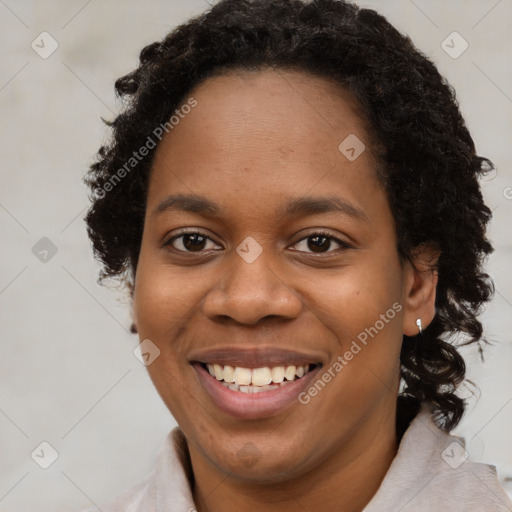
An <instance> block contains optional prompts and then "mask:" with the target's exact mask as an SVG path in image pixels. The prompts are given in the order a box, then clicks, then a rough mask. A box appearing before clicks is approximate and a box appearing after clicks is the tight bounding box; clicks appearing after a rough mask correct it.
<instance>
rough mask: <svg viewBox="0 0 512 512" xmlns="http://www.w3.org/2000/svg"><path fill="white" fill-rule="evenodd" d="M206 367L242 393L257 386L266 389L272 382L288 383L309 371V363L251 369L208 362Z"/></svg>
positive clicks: (230, 387) (219, 378) (223, 381)
mask: <svg viewBox="0 0 512 512" xmlns="http://www.w3.org/2000/svg"><path fill="white" fill-rule="evenodd" d="M206 367H207V368H208V372H209V373H210V375H211V376H212V377H215V378H216V379H217V380H218V381H221V382H222V383H223V384H226V387H229V389H234V390H236V391H239V390H240V391H242V393H253V392H254V391H253V390H254V389H257V388H258V390H264V388H268V387H269V385H271V384H280V385H283V384H288V383H289V382H291V381H294V380H296V379H297V378H298V379H300V378H301V377H303V376H304V375H306V374H307V373H308V372H309V365H303V366H295V365H290V366H275V367H273V368H270V367H268V366H264V367H262V368H252V369H251V368H243V367H240V366H236V367H233V366H229V365H226V366H223V365H221V364H217V363H214V364H210V363H208V364H207V365H206ZM228 384H229V386H228ZM277 387H279V386H274V387H273V388H272V389H275V388H277ZM242 388H243V390H242Z"/></svg>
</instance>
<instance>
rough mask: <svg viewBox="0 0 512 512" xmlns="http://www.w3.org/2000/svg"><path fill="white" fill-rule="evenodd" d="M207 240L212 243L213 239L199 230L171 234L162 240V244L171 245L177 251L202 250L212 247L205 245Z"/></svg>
mask: <svg viewBox="0 0 512 512" xmlns="http://www.w3.org/2000/svg"><path fill="white" fill-rule="evenodd" d="M208 241H210V242H212V243H213V240H212V239H211V238H209V237H208V236H206V235H205V234H204V233H201V232H199V231H190V232H187V233H181V234H179V235H176V236H173V237H172V238H170V239H169V240H167V241H166V242H164V244H163V246H164V247H172V248H173V249H176V250H177V251H179V252H202V251H207V250H209V249H212V247H210V248H208V247H206V246H207V244H208ZM214 245H216V244H214Z"/></svg>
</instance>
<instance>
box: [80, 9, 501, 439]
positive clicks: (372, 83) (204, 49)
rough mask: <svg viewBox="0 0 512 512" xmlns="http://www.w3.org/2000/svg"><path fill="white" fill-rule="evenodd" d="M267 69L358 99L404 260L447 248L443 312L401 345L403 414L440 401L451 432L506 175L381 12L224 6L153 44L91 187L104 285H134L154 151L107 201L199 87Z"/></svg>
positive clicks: (435, 75)
mask: <svg viewBox="0 0 512 512" xmlns="http://www.w3.org/2000/svg"><path fill="white" fill-rule="evenodd" d="M268 66H270V67H273V68H277V69H294V70H298V71H302V72H306V73H313V74H314V75H317V76H320V77H324V78H327V79H330V80H334V81H335V82H336V83H338V84H339V85H340V86H342V87H345V88H346V89H348V90H350V91H351V92H352V94H353V95H354V96H355V97H356V98H357V100H358V101H359V103H360V105H361V107H362V112H363V115H364V116H365V118H366V121H367V122H368V124H369V126H370V132H371V135H372V137H373V139H374V141H375V146H374V147H375V148H376V147H377V146H378V147H380V148H383V150H382V151H380V154H379V162H380V166H381V168H380V170H379V173H380V178H381V179H382V181H383V182H384V183H385V186H386V190H387V194H388V199H389V204H390V206H391V210H392V213H393V216H394V218H395V221H396V229H397V237H398V247H397V250H398V253H399V255H400V257H401V259H402V260H405V259H409V260H410V261H413V255H414V249H415V248H417V247H418V246H420V245H421V244H425V243H427V244H433V245H434V246H435V247H437V248H438V249H439V250H440V253H441V255H440V258H439V260H438V263H437V265H436V269H437V271H438V276H439V280H438V285H437V296H436V316H435V318H434V320H433V321H432V323H431V324H430V325H429V326H428V327H427V328H426V329H425V330H424V332H423V335H422V336H416V337H414V338H409V337H407V336H404V339H403V344H402V350H401V356H400V357H401V378H402V384H403V388H402V390H401V392H400V393H399V402H398V405H399V407H398V411H399V418H400V417H407V416H409V417H410V416H411V415H412V414H414V413H415V411H417V410H418V408H419V406H420V405H421V403H422V402H428V403H430V404H431V405H432V406H433V411H434V413H435V416H436V420H437V421H438V424H439V425H440V427H441V428H444V429H445V430H451V429H452V428H454V427H455V426H456V425H457V424H458V422H459V421H460V419H461V417H462V415H463V413H464V408H465V402H464V400H463V399H462V398H460V397H459V396H457V395H456V389H457V387H458V386H459V384H460V383H461V382H462V381H463V380H464V376H465V364H464V360H463V358H462V357H461V355H460V354H459V352H458V351H457V348H456V346H457V345H462V344H463V345H465V344H469V343H478V344H479V348H481V347H480V343H481V341H485V340H483V339H482V325H481V323H480V322H479V320H478V319H477V315H478V314H479V313H480V312H481V307H482V305H483V304H484V303H485V302H486V301H489V300H490V299H491V297H492V294H493V292H494V288H493V283H492V281H491V279H490V278H489V276H488V275H487V274H486V273H484V272H483V270H482V265H483V262H484V260H485V257H486V256H487V255H488V254H490V253H491V252H492V250H493V249H492V246H491V244H490V243H489V241H488V239H487V238H486V235H485V229H486V225H487V223H488V222H489V220H490V218H491V211H490V210H489V208H488V207H487V206H486V205H485V204H484V202H483V200H482V194H481V191H480V187H479V183H478V178H479V177H480V176H481V175H483V174H484V173H485V172H487V171H489V170H491V169H494V165H493V164H492V162H491V161H490V160H488V159H486V158H483V157H480V156H478V155H477V154H476V152H475V145H474V142H473V140H472V138H471V136H470V134H469V132H468V129H467V128H466V125H465V122H464V119H463V118H462V116H461V113H460V111H459V108H458V102H457V99H456V96H455V92H454V90H453V88H452V87H451V86H450V85H449V84H448V83H447V81H446V79H444V78H443V77H442V76H441V75H440V74H439V72H438V70H437V69H436V67H435V65H434V64H433V63H432V62H431V61H430V60H429V59H428V58H427V57H426V56H425V55H423V54H422V53H421V52H420V51H418V50H417V49H416V48H415V46H414V45H413V43H412V42H411V40H410V39H409V37H407V36H404V35H402V34H400V33H399V32H398V31H397V30H396V29H395V28H394V27H393V26H391V25H390V24H389V22H388V21H387V20H386V19H385V18H384V17H383V16H381V15H379V14H377V13H376V12H375V11H373V10H370V9H363V8H359V7H357V6H355V5H353V4H351V3H348V2H345V1H343V0H313V1H311V2H308V3H305V2H303V1H300V0H260V1H248V0H222V1H220V2H219V3H217V4H216V5H215V6H214V7H212V8H211V9H210V10H209V11H208V12H205V13H204V14H202V15H200V16H197V17H195V18H192V19H191V20H189V21H188V22H187V23H184V24H182V25H180V26H178V27H177V28H175V29H174V30H173V31H172V32H171V33H169V34H168V35H167V36H166V37H165V38H164V39H163V40H162V41H160V42H155V43H153V44H150V45H148V46H146V47H145V48H144V49H143V50H142V52H141V53H140V64H139V66H138V68H137V69H135V70H134V71H132V72H131V73H129V74H127V75H126V76H123V77H122V78H119V79H118V80H117V81H116V83H115V87H116V91H117V93H118V95H119V96H120V97H122V98H123V99H124V100H125V101H124V108H123V110H122V112H121V113H120V114H119V115H118V116H117V117H116V118H115V119H114V120H113V121H112V122H108V123H107V124H108V125H109V126H110V127H111V128H112V136H111V138H110V141H109V142H108V143H107V144H105V145H104V146H102V147H101V148H100V150H99V152H98V157H97V160H96V161H95V163H94V164H93V165H92V166H91V168H90V169H89V172H88V174H87V176H86V177H85V182H86V183H87V184H88V185H89V187H90V188H91V200H92V206H91V207H90V209H89V211H88V214H87V216H86V223H87V229H88V234H89V237H90V239H91V241H92V244H93V248H94V252H95V255H96V257H97V258H98V259H99V260H100V261H101V263H102V272H101V275H100V281H103V280H104V279H105V278H107V277H109V278H112V277H116V278H119V279H121V280H122V281H124V282H125V283H127V284H128V285H129V286H133V277H134V275H135V269H136V266H137V261H138V257H139V251H140V244H141V238H142V230H143V222H144V213H145V204H146V195H147V186H148V179H149V174H150V169H151V161H152V155H153V154H154V149H153V150H152V151H151V152H150V154H149V155H148V157H147V158H145V159H144V160H142V161H141V162H139V163H138V164H137V166H136V167H135V168H134V170H132V171H131V172H130V173H129V174H128V175H127V176H126V177H124V178H123V179H122V180H121V181H120V182H119V183H118V184H116V186H115V187H113V188H112V190H110V191H109V192H108V193H107V194H104V193H99V191H103V190H105V188H104V187H105V185H106V184H107V182H109V180H111V179H112V176H114V175H115V173H116V171H118V169H120V168H121V167H122V166H123V165H124V164H125V163H126V162H127V161H128V160H129V159H130V158H131V157H132V156H133V151H134V150H136V149H137V148H140V147H141V146H143V145H144V143H145V142H146V140H147V138H148V136H150V135H151V133H152V132H153V130H154V129H155V127H156V126H157V125H159V124H164V123H165V122H166V121H168V119H169V118H170V116H171V115H172V114H173V112H174V111H175V110H176V109H177V107H178V106H179V105H180V103H181V102H182V101H183V100H184V98H185V97H186V95H187V93H188V92H190V90H191V89H192V88H193V87H194V86H195V85H198V84H199V83H200V82H201V81H203V80H204V79H206V78H208V77H211V76H214V75H218V74H222V72H224V71H226V70H235V69H252V70H257V69H260V68H263V67H268ZM461 338H462V339H461ZM456 341H457V342H456Z"/></svg>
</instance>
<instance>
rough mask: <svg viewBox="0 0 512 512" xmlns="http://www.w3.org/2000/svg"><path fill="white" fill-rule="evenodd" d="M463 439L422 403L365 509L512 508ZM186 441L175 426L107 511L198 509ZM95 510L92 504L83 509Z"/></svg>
mask: <svg viewBox="0 0 512 512" xmlns="http://www.w3.org/2000/svg"><path fill="white" fill-rule="evenodd" d="M464 446H465V445H464V440H463V439H461V438H458V437H454V436H451V435H449V434H448V433H446V432H444V431H443V430H441V429H440V428H438V427H437V425H436V424H435V423H434V422H433V420H432V416H431V413H430V412H429V410H428V409H427V408H426V407H423V408H422V409H421V411H420V412H419V413H418V415H417V416H416V417H415V418H414V420H413V421H412V422H411V424H410V425H409V427H408V429H407V430H406V432H405V434H404V435H403V437H402V439H401V441H400V445H399V447H398V452H397V454H396V456H395V458H394V459H393V462H392V463H391V466H390V467H389V469H388V471H387V473H386V475H385V477H384V479H383V481H382V482H381V485H380V487H379V489H378V490H377V492H376V494H375V495H374V496H373V498H372V499H371V501H370V502H369V503H368V504H367V505H366V507H365V508H364V509H363V511H362V512H398V511H400V512H427V511H428V512H430V511H435V512H456V511H457V512H458V511H460V512H512V502H511V501H510V499H509V498H508V496H507V494H506V493H505V491H504V490H503V488H502V487H501V485H500V483H499V481H498V478H497V475H496V468H495V467H494V466H491V465H487V464H480V463H475V462H470V461H469V460H468V459H467V452H466V450H465V448H464ZM191 482H192V467H191V464H190V457H189V452H188V447H187V441H186V438H185V436H184V434H183V432H182V431H181V430H180V428H179V427H176V428H174V429H173V430H172V431H171V432H170V433H169V435H168V436H167V439H166V441H165V443H164V446H163V447H162V449H161V451H160V453H159V455H158V458H157V461H156V465H155V468H154V470H153V471H152V473H151V474H150V475H149V476H148V477H147V478H146V479H145V480H144V481H143V482H141V483H140V484H138V485H137V486H135V487H132V488H131V489H130V490H128V491H126V492H124V493H123V494H121V495H120V496H118V497H117V498H115V499H113V500H110V501H108V502H107V503H105V504H102V505H100V506H101V510H102V511H103V512H194V511H195V510H196V509H195V504H194V500H193V498H192V489H191ZM95 510H97V509H96V508H94V509H89V510H87V511H85V512H94V511H95Z"/></svg>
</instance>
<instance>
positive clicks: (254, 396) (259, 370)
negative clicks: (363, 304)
mask: <svg viewBox="0 0 512 512" xmlns="http://www.w3.org/2000/svg"><path fill="white" fill-rule="evenodd" d="M217 355H218V354H217ZM288 355H290V354H288ZM273 356H274V357H270V358H267V359H266V360H264V359H263V353H258V354H257V356H256V357H254V353H249V352H247V353H244V354H241V353H240V352H239V353H238V354H237V356H236V358H235V353H231V354H230V355H229V356H228V355H226V356H225V357H208V358H207V359H206V358H202V359H203V360H197V359H196V360H191V361H190V364H191V366H192V368H193V369H194V370H195V372H196V375H197V377H198V379H199V382H200V384H201V386H202V388H203V390H204V391H205V392H206V395H207V396H208V398H209V400H210V402H211V403H212V404H213V405H214V406H215V407H216V408H217V410H220V411H221V412H223V413H225V414H227V415H228V416H230V417H231V418H233V417H234V418H237V419H244V420H255V419H264V418H270V417H272V416H276V415H278V414H281V413H283V412H285V411H288V410H289V409H290V408H292V407H293V406H294V405H295V406H298V405H299V404H300V402H299V400H298V397H299V395H300V393H301V392H303V391H304V390H305V389H307V387H308V386H309V385H310V382H311V381H312V380H313V379H315V376H316V375H317V374H318V372H319V370H320V368H321V367H322V366H323V363H322V362H319V361H318V362H314V361H311V360H309V361H308V360H307V358H305V357H304V356H303V355H302V356H301V355H299V354H295V356H292V357H289V358H288V359H287V360H286V359H284V358H283V354H276V353H275V352H273ZM205 359H206V360H205ZM269 359H270V361H269ZM274 361H275V362H274ZM285 361H286V362H285ZM291 362H293V363H295V364H288V363H291ZM228 363H230V364H228ZM301 407H302V406H301ZM301 410H303V409H302V408H301Z"/></svg>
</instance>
